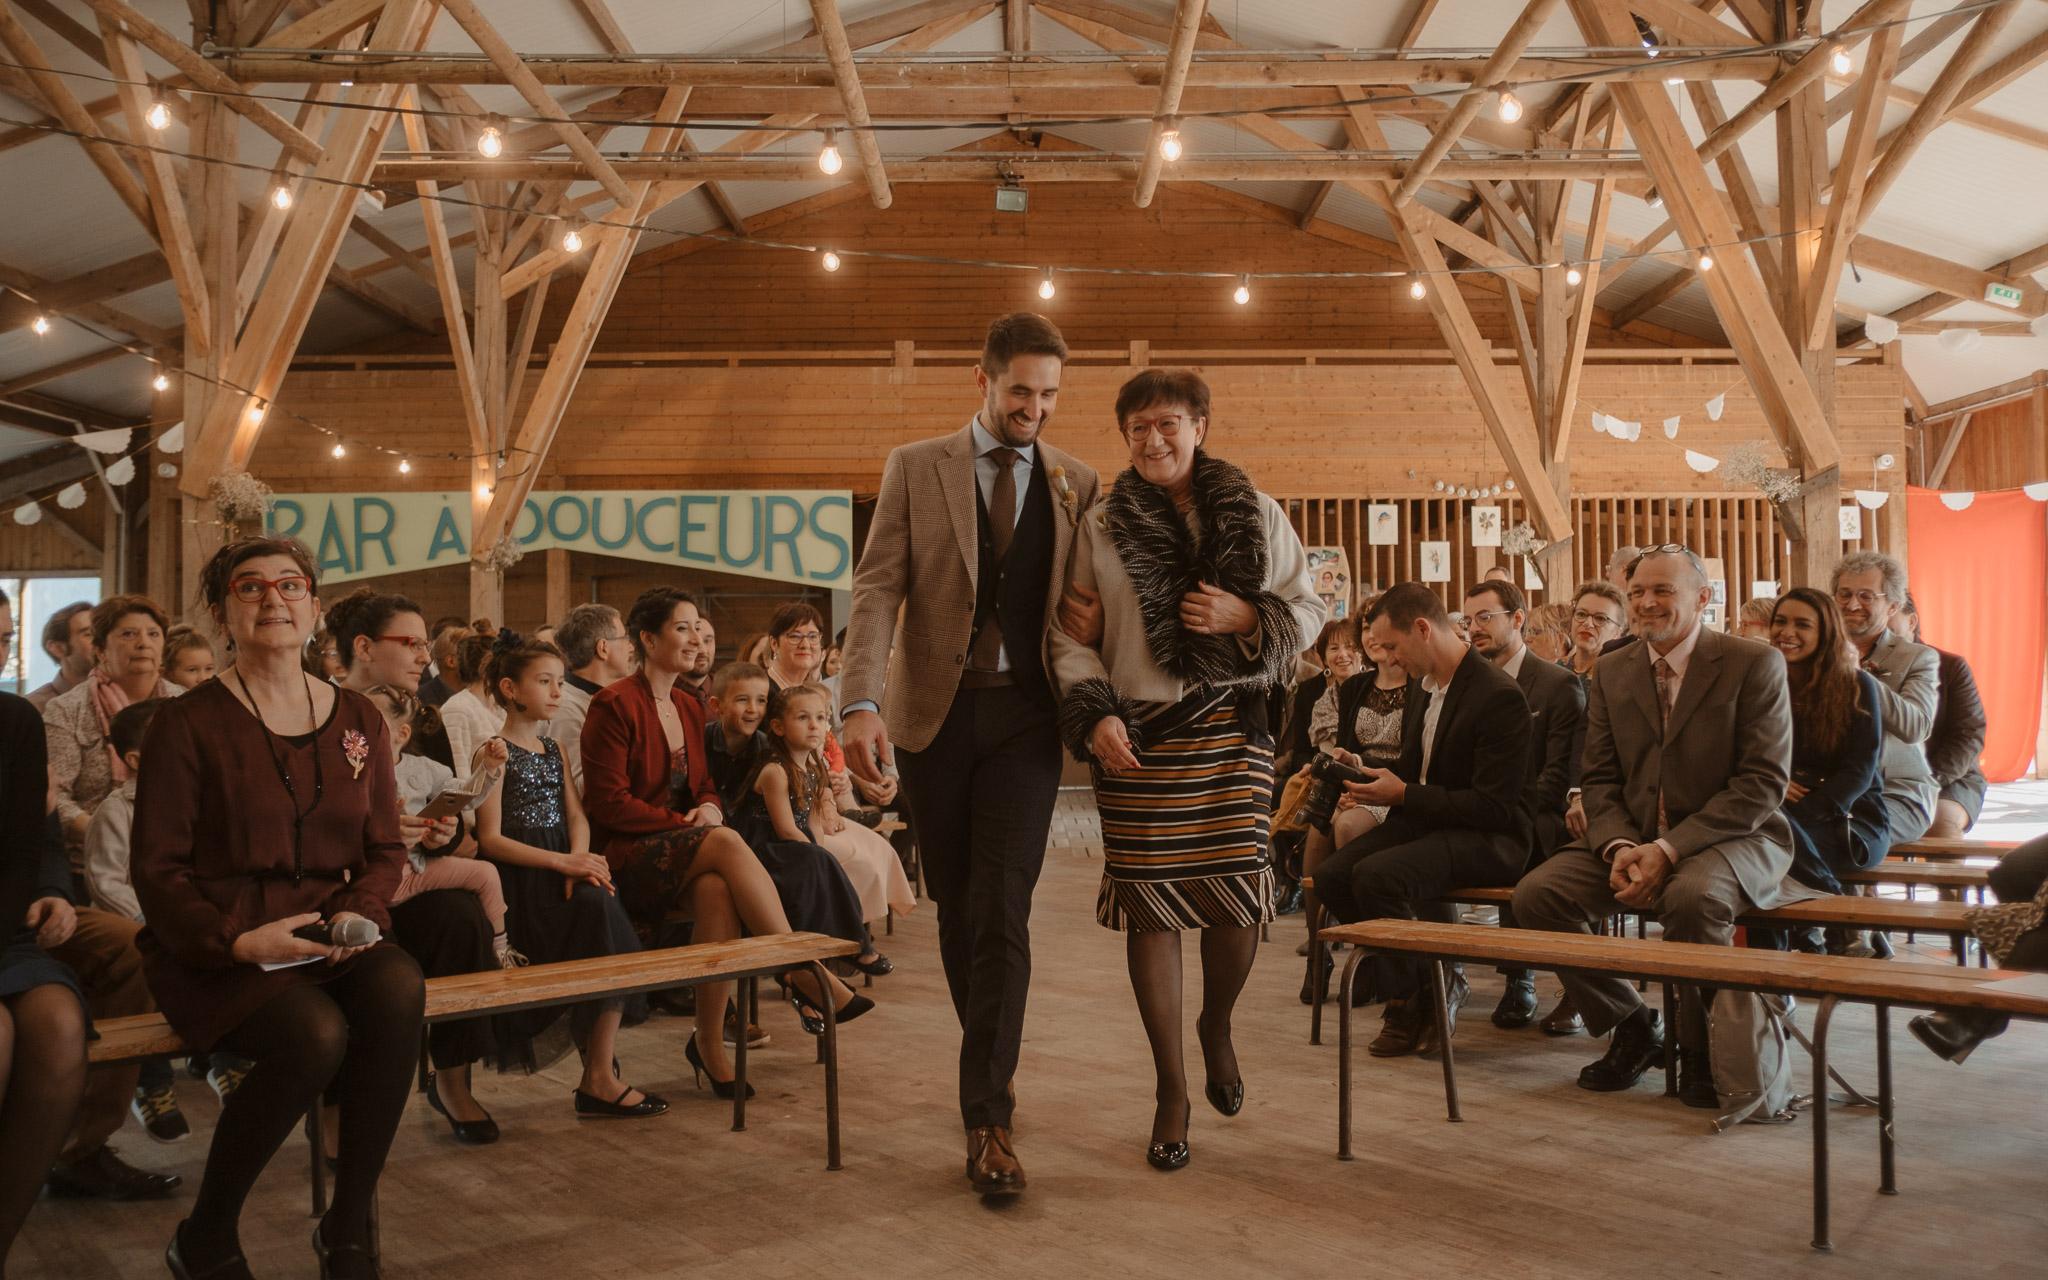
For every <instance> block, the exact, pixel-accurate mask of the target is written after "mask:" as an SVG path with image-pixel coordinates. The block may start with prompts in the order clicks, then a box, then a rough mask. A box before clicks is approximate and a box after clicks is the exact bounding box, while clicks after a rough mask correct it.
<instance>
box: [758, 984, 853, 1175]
mask: <svg viewBox="0 0 2048 1280" xmlns="http://www.w3.org/2000/svg"><path fill="white" fill-rule="evenodd" d="M811 972H812V973H814V974H816V975H817V976H818V992H819V994H820V995H821V996H822V995H823V994H824V993H825V992H826V991H827V990H829V989H830V988H828V987H827V986H826V985H825V966H824V965H822V964H819V963H818V962H817V961H815V960H814V961H812V962H811ZM821 1003H822V1004H823V1005H824V1014H825V1034H824V1035H822V1036H819V1037H818V1045H819V1047H820V1048H822V1049H823V1050H824V1051H825V1169H826V1171H827V1172H837V1171H838V1170H839V1168H840V1164H839V1011H838V1010H837V1009H834V1008H833V1007H832V1001H831V1000H830V999H825V1000H822V1001H821ZM741 1092H742V1093H744V1092H745V1091H744V1090H742V1091H741Z"/></svg>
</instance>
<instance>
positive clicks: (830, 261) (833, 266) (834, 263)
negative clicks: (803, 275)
mask: <svg viewBox="0 0 2048 1280" xmlns="http://www.w3.org/2000/svg"><path fill="white" fill-rule="evenodd" d="M825 270H827V271H837V270H839V255H838V254H836V253H834V252H832V251H831V250H830V249H827V250H825Z"/></svg>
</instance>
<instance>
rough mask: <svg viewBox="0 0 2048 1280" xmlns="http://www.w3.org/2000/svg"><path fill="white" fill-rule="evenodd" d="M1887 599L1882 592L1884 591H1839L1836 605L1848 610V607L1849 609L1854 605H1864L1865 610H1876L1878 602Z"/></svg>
mask: <svg viewBox="0 0 2048 1280" xmlns="http://www.w3.org/2000/svg"><path fill="white" fill-rule="evenodd" d="M1886 598H1887V597H1886V596H1885V594H1884V592H1882V591H1837V592H1835V603H1836V604H1838V605H1841V606H1842V607H1843V608H1844V609H1846V608H1848V607H1849V606H1850V605H1852V604H1860V605H1862V606H1863V607H1864V608H1865V609H1874V608H1876V607H1877V602H1878V601H1880V600H1883V599H1886Z"/></svg>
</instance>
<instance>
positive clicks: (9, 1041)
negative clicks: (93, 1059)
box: [0, 982, 85, 1274]
mask: <svg viewBox="0 0 2048 1280" xmlns="http://www.w3.org/2000/svg"><path fill="white" fill-rule="evenodd" d="M84 1094H85V1006H83V1005H81V1004H80V1003H79V1002H78V996H77V995H76V994H74V993H73V992H72V990H71V988H69V987H67V986H62V985H60V984H58V983H55V982H48V983H44V984H43V985H42V986H40V987H30V988H29V989H28V990H27V991H24V992H22V993H20V994H19V995H13V996H8V997H7V998H6V999H4V1000H0V1151H4V1152H6V1153H7V1155H6V1158H5V1159H0V1274H5V1272H6V1271H7V1251H8V1250H9V1249H11V1248H13V1246H14V1237H15V1236H16V1234H18V1233H19V1232H20V1231H21V1224H22V1223H23V1222H25V1221H27V1219H28V1211H29V1209H30V1207H31V1206H33V1205H34V1204H35V1202H36V1195H37V1193H38V1192H40V1191H41V1190H42V1187H43V1175H45V1174H47V1173H48V1172H49V1171H50V1165H51V1164H52V1163H54V1162H55V1161H56V1159H57V1153H58V1152H59V1151H61V1150H62V1149H63V1147H64V1140H65V1138H66V1137H68V1136H69V1135H70V1133H71V1121H72V1119H73V1118H74V1117H75V1116H77V1114H78V1100H79V1098H80V1097H82V1096H84Z"/></svg>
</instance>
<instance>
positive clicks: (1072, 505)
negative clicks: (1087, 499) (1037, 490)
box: [1047, 467, 1081, 522]
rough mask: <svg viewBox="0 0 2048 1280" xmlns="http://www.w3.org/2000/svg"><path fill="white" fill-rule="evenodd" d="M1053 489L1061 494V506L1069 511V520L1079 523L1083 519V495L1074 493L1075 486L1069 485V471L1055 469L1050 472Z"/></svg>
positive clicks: (1062, 468) (1063, 468) (1061, 468)
mask: <svg viewBox="0 0 2048 1280" xmlns="http://www.w3.org/2000/svg"><path fill="white" fill-rule="evenodd" d="M1047 474H1049V475H1050V476H1052V487H1053V488H1054V489H1055V490H1057V491H1058V492H1059V495H1060V505H1061V506H1064V507H1065V508H1066V509H1067V519H1069V520H1072V521H1075V522H1079V520H1080V519H1081V495H1080V494H1078V493H1075V492H1074V486H1073V485H1071V484H1069V483H1067V469H1066V468H1065V467H1054V468H1053V469H1052V470H1051V471H1050V472H1048V473H1047Z"/></svg>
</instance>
